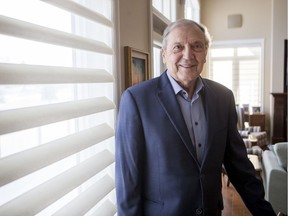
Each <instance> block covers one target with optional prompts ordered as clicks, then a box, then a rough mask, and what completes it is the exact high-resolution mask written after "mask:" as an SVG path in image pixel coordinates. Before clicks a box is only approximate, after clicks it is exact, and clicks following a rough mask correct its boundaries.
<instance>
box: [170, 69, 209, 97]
mask: <svg viewBox="0 0 288 216" xmlns="http://www.w3.org/2000/svg"><path fill="white" fill-rule="evenodd" d="M166 74H167V76H168V78H169V80H170V83H171V85H172V87H173V90H174V93H175V95H177V94H178V93H179V92H181V91H185V90H184V89H183V88H182V87H181V86H180V85H179V84H178V83H177V82H176V80H175V79H174V78H173V77H172V76H171V75H170V74H169V73H168V70H167V71H166ZM203 87H204V84H203V81H202V79H201V78H198V79H197V83H196V88H195V91H194V95H195V94H197V95H198V94H199V92H200V91H201V89H202V88H203ZM185 92H186V91H185ZM186 93H187V92H186Z"/></svg>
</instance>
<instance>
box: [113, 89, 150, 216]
mask: <svg viewBox="0 0 288 216" xmlns="http://www.w3.org/2000/svg"><path fill="white" fill-rule="evenodd" d="M115 137H116V138H115V139H116V140H115V141H116V142H115V155H116V158H115V163H116V165H115V167H116V170H115V181H116V198H117V207H118V209H117V211H118V216H124V215H125V216H130V215H131V216H132V215H142V206H141V203H142V202H141V194H142V193H141V190H142V179H143V178H142V176H141V175H143V170H142V164H143V154H144V152H145V151H144V135H143V129H142V124H141V118H140V116H139V110H138V108H137V104H136V102H135V100H134V98H133V95H132V94H131V92H130V91H129V90H126V91H125V92H124V93H123V95H122V98H121V102H120V106H119V113H118V119H117V125H116V136H115Z"/></svg>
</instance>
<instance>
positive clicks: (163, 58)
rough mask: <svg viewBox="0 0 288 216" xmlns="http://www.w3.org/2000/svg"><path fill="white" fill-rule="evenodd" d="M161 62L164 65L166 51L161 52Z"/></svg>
mask: <svg viewBox="0 0 288 216" xmlns="http://www.w3.org/2000/svg"><path fill="white" fill-rule="evenodd" d="M161 56H162V62H163V64H166V51H165V50H164V49H162V50H161Z"/></svg>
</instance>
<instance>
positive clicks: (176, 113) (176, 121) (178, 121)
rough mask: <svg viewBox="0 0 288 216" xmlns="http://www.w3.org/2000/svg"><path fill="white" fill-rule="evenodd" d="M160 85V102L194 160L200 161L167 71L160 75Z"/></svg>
mask: <svg viewBox="0 0 288 216" xmlns="http://www.w3.org/2000/svg"><path fill="white" fill-rule="evenodd" d="M158 87H159V88H158V98H159V101H160V104H161V105H162V108H163V109H164V110H165V112H166V114H167V116H168V117H169V119H170V121H171V123H172V124H173V126H174V128H175V130H176V131H177V133H178V134H179V136H180V137H181V139H182V141H183V143H184V144H185V146H186V148H187V149H188V151H189V152H190V154H191V155H192V157H193V158H194V160H195V161H197V162H198V160H197V155H196V150H195V148H194V146H193V144H192V141H191V139H190V136H189V132H188V129H187V126H186V124H185V121H184V118H183V115H182V113H181V109H180V106H179V104H178V101H177V99H176V97H175V93H174V91H173V88H172V86H171V84H170V81H169V79H168V77H167V75H166V73H165V72H164V73H163V74H162V75H161V77H160V82H159V86H158Z"/></svg>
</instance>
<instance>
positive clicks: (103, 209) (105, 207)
mask: <svg viewBox="0 0 288 216" xmlns="http://www.w3.org/2000/svg"><path fill="white" fill-rule="evenodd" d="M116 212H117V209H116V206H115V205H114V204H113V203H112V202H111V201H110V200H106V201H105V202H104V203H103V204H102V205H101V206H100V207H99V208H98V209H97V210H96V211H95V212H94V213H93V214H91V215H92V216H99V215H106V216H114V215H115V214H116Z"/></svg>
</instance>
